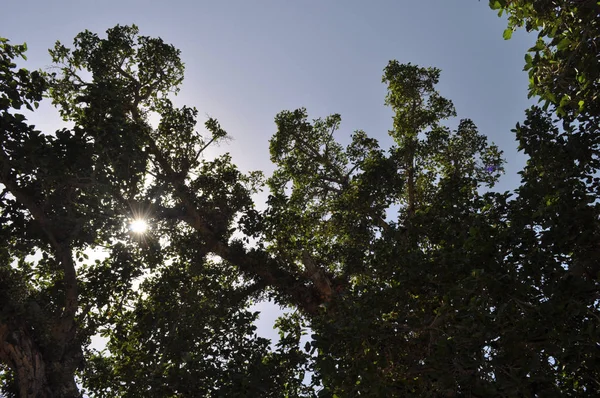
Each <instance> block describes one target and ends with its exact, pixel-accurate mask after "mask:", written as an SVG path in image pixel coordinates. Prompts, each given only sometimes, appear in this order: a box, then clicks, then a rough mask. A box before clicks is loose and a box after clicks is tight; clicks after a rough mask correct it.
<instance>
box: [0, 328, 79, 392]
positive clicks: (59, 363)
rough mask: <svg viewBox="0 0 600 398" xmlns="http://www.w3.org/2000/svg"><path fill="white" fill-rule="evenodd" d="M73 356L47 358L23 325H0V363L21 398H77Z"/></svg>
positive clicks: (77, 390)
mask: <svg viewBox="0 0 600 398" xmlns="http://www.w3.org/2000/svg"><path fill="white" fill-rule="evenodd" d="M75 359H76V358H67V357H65V356H64V355H61V356H60V358H59V359H58V360H54V361H49V360H48V358H45V356H44V353H43V351H42V350H41V349H40V347H39V345H38V344H37V343H36V342H35V340H34V338H33V336H32V335H31V333H30V332H28V330H27V328H26V327H9V325H8V324H1V325H0V362H2V363H4V364H6V365H8V367H9V369H10V371H11V372H13V375H14V378H15V382H16V388H17V390H18V391H19V397H20V398H55V397H57V398H58V397H61V398H63V397H64V398H79V397H81V394H80V393H79V389H78V388H77V384H76V383H75V376H74V374H75V369H76V362H78V361H76V360H75Z"/></svg>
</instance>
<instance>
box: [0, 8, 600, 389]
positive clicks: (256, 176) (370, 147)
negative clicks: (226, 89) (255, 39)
mask: <svg viewBox="0 0 600 398" xmlns="http://www.w3.org/2000/svg"><path fill="white" fill-rule="evenodd" d="M490 5H491V7H492V8H494V9H498V10H500V11H501V12H506V13H508V15H509V27H508V29H507V31H506V32H505V37H506V38H508V37H509V36H510V35H509V33H510V32H512V30H513V29H516V28H517V27H519V26H523V25H524V26H526V28H527V29H528V30H537V31H539V40H538V42H537V44H536V47H534V48H533V49H531V53H530V54H527V55H526V57H525V62H526V65H525V68H526V69H527V70H528V71H529V73H530V77H531V79H530V83H531V86H530V90H531V95H533V96H538V97H539V98H540V99H541V100H542V101H544V102H545V105H544V108H543V109H542V108H539V107H532V108H531V109H529V110H527V111H526V119H525V120H524V121H523V122H521V123H519V124H517V126H516V128H515V131H514V132H515V134H516V139H517V140H518V143H519V148H520V150H522V151H523V152H524V153H525V154H526V155H527V156H528V162H527V165H526V167H525V168H524V169H523V171H522V172H521V184H520V187H519V188H518V189H516V190H515V191H514V192H505V193H502V192H495V191H493V187H494V184H495V182H496V181H497V179H498V178H499V177H500V176H501V174H502V172H503V164H504V160H503V159H502V153H501V151H500V150H499V149H498V148H497V147H496V146H495V145H493V144H489V143H488V142H487V139H486V137H485V136H483V135H482V134H480V133H479V132H478V130H477V127H476V126H475V125H474V123H473V122H472V121H471V120H469V119H466V118H464V119H460V121H459V122H458V123H457V124H456V126H455V127H454V128H452V127H449V126H450V125H451V123H452V120H453V118H454V117H456V116H457V115H456V111H455V109H454V106H453V104H452V101H450V100H449V99H447V98H444V97H442V96H441V95H440V93H439V92H438V91H437V90H436V85H437V84H438V81H439V78H440V71H439V70H438V69H436V68H422V67H419V66H416V65H412V64H400V63H398V62H397V61H390V62H389V64H388V65H387V66H386V67H385V69H384V74H383V79H382V82H383V83H384V84H386V86H387V96H386V99H385V100H386V105H387V106H389V107H390V108H391V109H392V110H393V112H394V118H393V124H392V126H391V130H390V131H389V134H390V136H391V138H392V139H393V142H394V144H393V145H392V146H391V147H389V148H382V147H381V146H380V145H379V143H378V141H377V140H376V139H374V138H372V137H371V136H369V135H368V134H367V133H366V132H363V131H356V132H354V133H353V134H352V136H351V142H350V144H349V145H347V146H343V145H341V144H340V143H339V142H338V141H336V138H335V134H336V131H337V130H338V128H339V125H340V121H341V117H340V115H331V116H328V117H325V118H318V119H312V120H311V119H310V118H309V116H308V113H307V111H306V110H305V109H297V110H293V111H283V112H281V113H279V114H278V115H277V116H276V117H275V124H276V129H277V130H276V133H275V134H274V136H273V137H272V139H271V140H270V150H271V160H272V162H273V163H274V165H275V171H274V172H273V174H272V175H271V176H269V177H268V178H263V176H262V174H261V173H260V172H253V173H247V174H244V173H242V172H240V171H239V170H238V169H237V167H236V166H235V164H234V163H233V162H232V159H231V158H230V156H229V155H227V154H225V155H222V156H218V157H216V158H214V159H208V158H207V157H205V156H204V153H205V151H206V148H208V147H209V146H210V145H213V144H215V143H217V142H219V141H221V140H223V139H225V138H226V135H227V134H226V132H225V131H224V130H223V129H222V128H221V127H220V125H219V123H218V121H216V120H214V119H208V120H207V121H206V123H205V126H204V127H205V131H206V132H205V133H204V134H201V133H198V132H197V131H196V120H197V110H196V109H195V108H189V107H182V108H177V107H176V106H174V104H173V102H172V101H171V100H172V98H173V97H172V96H173V95H174V94H176V93H177V91H178V89H179V86H180V84H181V83H182V80H183V72H184V66H183V64H182V62H181V60H180V57H179V51H178V50H177V49H176V48H175V47H173V46H172V45H169V44H166V43H164V42H163V41H162V40H161V39H157V38H150V37H145V36H141V35H139V32H138V29H137V28H136V27H135V26H116V27H114V28H112V29H109V30H108V32H107V35H106V37H104V38H102V37H100V36H98V35H96V34H94V33H92V32H89V31H85V32H83V33H80V34H79V35H78V36H77V37H76V39H75V41H74V44H73V48H68V47H66V46H64V45H62V44H61V43H57V44H56V46H55V48H54V49H52V50H51V51H50V54H51V57H52V61H53V63H54V64H55V66H56V68H55V69H54V70H55V71H56V72H54V73H46V72H37V71H34V72H30V71H27V70H25V69H18V67H17V65H16V62H17V61H18V58H19V57H24V53H25V51H26V47H25V46H23V45H21V46H20V45H12V44H10V42H9V41H8V40H5V39H3V40H2V41H0V93H1V94H0V183H1V186H2V189H3V190H2V194H1V195H0V210H1V213H0V217H1V224H0V234H1V238H2V240H3V242H4V244H3V245H2V246H1V248H0V253H1V255H0V383H1V384H0V387H1V389H2V392H3V393H4V394H5V395H6V396H8V397H13V396H14V397H79V396H81V394H82V390H85V393H86V394H87V395H89V396H97V397H115V396H116V397H121V396H122V397H148V396H156V397H179V396H181V397H191V396H208V397H248V396H250V397H251V396H257V397H263V396H264V397H314V396H318V397H340V398H341V397H347V396H349V397H352V396H373V397H379V396H386V395H387V396H415V397H438V396H450V397H451V396H465V397H487V396H501V397H515V396H526V397H537V396H539V397H546V396H594V395H598V394H600V363H599V362H598V359H597V358H600V334H599V333H600V331H599V330H598V328H599V321H600V308H599V302H598V299H599V281H598V279H599V277H600V274H599V273H600V216H599V215H600V204H599V201H598V195H599V193H600V177H599V176H598V169H599V168H600V158H599V152H600V142H599V141H600V138H599V137H600V135H599V132H598V128H599V127H598V126H599V125H600V108H598V105H597V104H598V92H599V89H598V88H599V86H600V68H598V63H597V62H598V61H597V60H598V55H599V52H598V47H597V42H598V37H599V34H598V32H597V29H598V22H597V18H596V17H597V16H598V15H599V8H600V6H598V4H597V3H596V2H595V1H574V0H573V1H566V0H565V1H554V0H548V1H536V2H533V1H525V0H522V1H521V0H519V1H491V2H490ZM567 41H568V42H567ZM590 51H591V53H590ZM594 51H595V53H594ZM532 54H533V55H532ZM594 62H595V63H594ZM553 68H554V69H553ZM44 99H47V100H48V101H52V104H54V105H55V106H56V107H57V108H58V109H59V111H60V113H61V115H62V116H63V118H64V119H65V121H67V122H69V124H68V125H69V126H70V127H69V128H64V129H62V130H59V131H56V132H40V131H38V130H36V128H35V126H32V125H30V124H28V123H27V120H26V113H25V112H24V111H23V109H22V108H26V109H28V110H29V111H30V112H31V111H35V109H36V108H37V107H38V104H39V102H40V101H42V100H44ZM151 115H158V118H159V123H158V125H157V126H153V125H151V123H150V122H149V117H150V116H151ZM261 189H264V190H267V191H268V193H269V196H268V201H267V206H266V209H265V210H264V211H259V210H257V208H256V207H255V204H254V201H253V195H254V194H255V193H256V192H257V191H258V190H261ZM136 219H145V220H146V221H147V222H148V224H149V226H150V228H149V229H148V230H147V231H145V232H143V233H136V232H134V231H132V230H131V229H130V228H129V225H130V223H131V221H133V220H136ZM266 299H270V300H273V301H275V302H276V303H279V304H281V305H282V306H286V307H287V308H289V309H290V310H291V311H290V312H289V313H288V314H286V315H283V316H282V317H281V318H280V319H279V320H278V321H277V327H278V329H279V333H280V339H279V341H278V342H277V344H274V345H271V344H270V342H269V341H268V340H266V339H264V338H261V337H258V336H257V335H256V327H255V326H254V321H255V320H256V317H257V314H256V313H253V312H251V311H250V310H249V308H250V305H251V304H252V303H253V302H257V301H259V300H266ZM307 332H309V333H310V334H311V336H310V337H311V339H310V341H309V342H307V343H305V344H302V345H301V344H300V341H301V338H302V335H303V334H304V333H307ZM95 335H102V336H104V337H105V338H107V346H106V349H105V350H104V351H97V350H94V349H92V348H90V341H91V337H92V336H95Z"/></svg>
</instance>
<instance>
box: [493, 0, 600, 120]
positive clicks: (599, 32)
mask: <svg viewBox="0 0 600 398" xmlns="http://www.w3.org/2000/svg"><path fill="white" fill-rule="evenodd" d="M490 7H491V8H492V9H495V10H499V12H498V14H499V15H502V14H503V13H506V14H507V15H508V27H507V28H506V30H505V31H504V38H505V39H510V37H511V35H512V32H513V31H514V30H515V29H517V28H519V27H522V26H525V28H526V29H527V31H528V32H537V34H538V38H537V41H536V44H535V46H533V47H532V48H530V49H529V51H528V52H527V54H526V55H525V70H528V71H529V93H530V94H529V95H530V96H537V97H539V99H540V101H544V102H545V103H546V104H548V105H549V104H553V105H555V106H556V107H557V108H556V111H557V113H558V114H559V115H560V116H562V117H567V116H568V115H572V114H575V115H576V114H578V113H579V112H584V111H585V112H584V113H594V114H598V113H599V112H600V106H599V105H598V103H599V101H598V100H599V99H600V97H598V91H599V90H600V61H599V55H600V22H598V21H599V18H598V17H599V15H600V4H598V2H597V1H595V0H542V1H531V0H516V1H514V0H510V1H508V0H491V1H490Z"/></svg>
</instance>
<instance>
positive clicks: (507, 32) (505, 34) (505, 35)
mask: <svg viewBox="0 0 600 398" xmlns="http://www.w3.org/2000/svg"><path fill="white" fill-rule="evenodd" d="M512 34H513V29H512V28H506V29H504V32H503V33H502V37H503V38H504V40H510V38H511V37H512Z"/></svg>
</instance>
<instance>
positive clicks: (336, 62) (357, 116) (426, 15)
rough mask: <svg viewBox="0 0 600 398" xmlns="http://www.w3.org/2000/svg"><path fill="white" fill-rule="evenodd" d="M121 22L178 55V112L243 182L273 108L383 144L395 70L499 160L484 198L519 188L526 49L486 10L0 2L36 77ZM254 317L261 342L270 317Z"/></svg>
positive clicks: (403, 5) (1, 31)
mask: <svg viewBox="0 0 600 398" xmlns="http://www.w3.org/2000/svg"><path fill="white" fill-rule="evenodd" d="M132 23H134V24H136V25H138V26H139V28H140V32H141V34H143V35H147V36H160V37H162V38H163V39H164V40H165V41H166V42H168V43H171V44H173V45H175V47H177V48H179V49H181V51H182V58H183V61H184V62H185V64H186V78H185V81H184V82H183V85H182V90H181V93H180V94H179V96H178V100H177V102H178V104H180V105H183V104H186V105H188V106H195V107H197V108H198V110H199V114H200V115H201V116H203V115H210V116H212V117H215V118H217V119H218V120H219V121H220V122H221V125H222V127H224V128H225V129H226V130H227V131H228V133H229V134H230V135H231V136H232V137H233V141H231V142H230V143H229V144H228V145H227V146H226V147H222V148H221V149H223V150H226V151H229V152H231V154H232V156H233V160H234V162H236V163H237V164H238V165H239V166H240V168H241V169H242V170H263V171H266V172H269V171H270V170H272V166H271V164H270V161H269V154H268V140H269V138H270V136H271V135H272V134H273V133H274V132H275V125H274V123H273V118H274V117H275V115H276V114H277V113H278V112H279V111H281V110H292V109H296V108H299V107H306V108H307V110H308V113H309V115H310V116H311V117H312V118H317V117H324V116H327V115H329V114H331V113H339V114H341V115H342V125H341V130H340V131H339V133H338V137H339V139H340V141H342V142H348V138H349V136H350V134H351V133H352V132H353V131H354V130H357V129H361V130H365V131H366V132H367V133H368V134H370V135H372V136H374V137H376V138H378V139H380V141H382V142H387V131H388V130H389V129H390V128H391V123H392V119H391V116H392V114H391V112H390V110H389V109H387V108H386V107H385V106H384V105H383V102H384V96H385V86H384V85H383V84H382V83H381V74H382V71H383V68H384V67H385V66H386V64H387V62H388V61H389V60H390V59H397V60H398V61H400V62H403V63H405V62H412V63H413V64H417V65H419V66H435V67H438V68H440V69H441V70H442V73H441V78H440V84H439V86H438V89H439V90H440V92H441V93H442V95H444V96H446V97H447V98H450V99H452V100H453V101H454V104H455V106H456V109H457V113H458V117H459V118H470V119H472V120H473V121H474V122H475V124H476V125H477V126H478V127H479V129H480V131H481V132H482V133H484V134H486V135H487V136H488V137H489V138H490V140H491V141H494V142H495V143H496V144H498V145H499V146H500V148H501V149H503V150H504V152H505V157H506V159H507V161H508V163H507V165H506V169H507V174H506V176H505V177H504V178H503V179H502V180H501V183H500V184H499V185H498V186H497V188H496V189H498V190H501V191H504V190H509V189H514V188H515V187H516V186H517V184H518V181H519V180H518V175H517V174H516V173H517V172H518V171H519V170H520V169H521V167H522V165H523V161H524V160H523V159H524V158H523V156H521V155H517V153H516V146H517V145H516V142H515V140H514V135H513V133H511V132H510V130H511V129H512V128H514V126H515V124H516V123H517V122H518V121H521V120H523V118H524V110H525V109H526V108H527V107H528V106H529V104H530V103H531V101H530V100H528V99H527V83H528V79H527V74H526V73H525V72H523V71H522V69H523V65H524V60H523V57H524V54H525V51H526V50H527V48H529V47H531V46H532V45H533V43H534V41H535V40H534V38H533V37H532V36H529V35H526V34H524V33H523V32H517V33H516V34H515V35H513V38H512V39H511V40H509V41H505V40H503V39H502V32H503V30H504V28H505V26H506V24H505V21H504V20H503V19H501V18H498V16H497V15H496V13H495V12H494V11H492V10H491V9H490V8H489V7H488V2H487V1H486V0H482V1H477V0H413V1H408V0H396V1H392V0H385V1H384V0H371V1H359V0H345V1H343V0H320V1H319V0H299V1H291V0H255V1H250V0H246V1H243V0H229V1H227V0H221V1H210V2H209V1H201V0H198V1H192V0H186V1H176V0H173V1H169V2H167V1H157V0H147V1H142V0H138V1H133V0H120V1H114V0H108V1H92V0H71V1H67V0H54V1H41V0H38V1H33V0H19V1H17V0H5V1H4V2H3V7H2V13H0V37H6V38H8V39H10V40H11V42H12V43H13V44H18V43H22V42H27V44H28V47H29V50H28V52H27V56H28V58H29V60H28V62H27V63H25V64H24V65H25V66H27V67H28V68H31V69H33V68H45V67H47V66H48V65H49V64H50V58H49V56H48V53H47V49H48V48H50V47H52V46H53V44H54V42H55V41H56V40H60V41H62V42H63V44H65V45H67V46H70V45H71V43H72V39H73V37H74V36H75V35H76V34H77V33H79V32H80V31H82V30H85V29H88V30H91V31H93V32H96V33H99V34H103V33H104V32H105V31H106V29H108V28H110V27H113V26H114V25H116V24H122V25H124V24H132ZM42 109H43V112H38V113H36V115H35V116H34V117H33V118H32V119H31V121H32V122H33V123H34V124H36V125H37V126H38V128H40V129H42V130H44V131H49V132H51V131H54V130H56V129H58V128H60V127H62V126H61V124H60V120H59V119H57V117H56V115H55V113H53V112H49V111H48V110H47V109H48V108H47V107H44V108H42ZM203 121H204V118H203V117H202V118H200V120H199V130H200V131H202V123H203ZM264 308H265V310H266V312H265V313H264V314H263V315H262V317H261V322H260V325H261V329H262V328H265V330H266V329H269V328H270V325H272V322H273V318H274V317H275V316H277V315H278V312H277V311H273V309H272V308H270V307H268V306H265V307H264ZM271 337H273V335H271Z"/></svg>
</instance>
